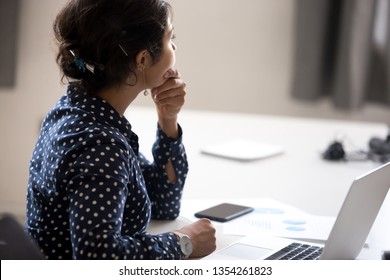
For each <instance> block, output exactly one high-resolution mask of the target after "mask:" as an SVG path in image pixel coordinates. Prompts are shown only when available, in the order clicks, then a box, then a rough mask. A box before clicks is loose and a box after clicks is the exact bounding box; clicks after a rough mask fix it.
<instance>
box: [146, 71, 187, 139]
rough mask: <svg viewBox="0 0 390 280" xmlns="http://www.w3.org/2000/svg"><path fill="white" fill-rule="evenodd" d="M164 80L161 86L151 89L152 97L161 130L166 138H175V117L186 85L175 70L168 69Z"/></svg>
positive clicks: (182, 99) (183, 96) (176, 132)
mask: <svg viewBox="0 0 390 280" xmlns="http://www.w3.org/2000/svg"><path fill="white" fill-rule="evenodd" d="M164 78H165V79H167V80H166V81H165V82H164V83H163V84H162V85H161V86H159V87H156V88H153V89H152V97H153V100H154V103H155V104H156V108H157V113H158V122H159V124H160V127H161V129H162V130H163V131H164V132H165V133H166V134H167V135H168V136H170V137H172V138H177V136H178V127H177V115H178V113H179V112H180V109H181V107H182V106H183V104H184V101H185V95H186V90H185V88H186V83H185V82H184V81H183V80H182V79H181V78H180V74H179V72H178V71H177V70H176V69H169V70H168V71H167V72H166V73H165V75H164Z"/></svg>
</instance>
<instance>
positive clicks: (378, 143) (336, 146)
mask: <svg viewBox="0 0 390 280" xmlns="http://www.w3.org/2000/svg"><path fill="white" fill-rule="evenodd" d="M368 148H369V150H368V152H367V151H356V152H355V155H354V156H352V155H348V154H347V153H346V152H345V150H344V147H343V144H342V143H341V142H340V141H334V142H332V143H331V144H330V145H329V146H328V148H327V149H326V150H325V151H324V152H323V154H322V157H323V158H324V159H326V160H331V161H339V160H373V161H378V162H382V163H385V162H388V161H390V132H389V134H388V135H387V138H386V139H380V138H377V137H373V138H371V139H370V141H369V142H368Z"/></svg>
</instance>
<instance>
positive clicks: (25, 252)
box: [0, 213, 44, 260]
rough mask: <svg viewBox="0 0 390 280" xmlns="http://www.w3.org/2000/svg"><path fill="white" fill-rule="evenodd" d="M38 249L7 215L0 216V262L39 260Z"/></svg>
mask: <svg viewBox="0 0 390 280" xmlns="http://www.w3.org/2000/svg"><path fill="white" fill-rule="evenodd" d="M41 259H44V256H43V254H42V253H41V251H40V249H39V248H38V247H37V246H36V245H35V243H33V241H32V240H31V238H30V237H29V236H28V234H27V233H26V232H25V231H24V228H23V226H22V225H21V224H20V223H19V222H18V221H17V219H16V218H15V217H14V216H13V215H11V214H8V213H4V214H0V260H41Z"/></svg>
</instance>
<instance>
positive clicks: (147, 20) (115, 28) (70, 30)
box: [53, 0, 171, 94]
mask: <svg viewBox="0 0 390 280" xmlns="http://www.w3.org/2000/svg"><path fill="white" fill-rule="evenodd" d="M170 14H171V6H170V5H169V4H168V3H167V2H165V1H163V0H71V1H69V3H68V4H67V5H66V6H65V7H64V8H63V9H62V10H61V11H60V13H59V14H58V15H57V17H56V19H55V21H54V24H53V29H54V35H55V38H56V39H57V41H58V44H59V46H58V47H59V50H58V54H57V63H58V65H59V66H60V68H61V71H62V72H63V78H64V77H67V78H70V79H71V80H72V82H73V83H75V84H77V86H78V87H79V88H81V89H82V90H85V91H86V92H88V93H89V94H96V92H97V91H99V90H101V89H103V88H106V87H109V86H113V85H116V84H119V83H122V82H124V81H125V80H126V79H127V78H128V77H129V75H134V76H135V77H136V75H135V71H134V69H135V57H136V55H137V54H138V53H139V52H140V51H142V50H147V51H148V52H149V54H150V56H151V58H152V60H153V62H154V63H156V62H158V60H159V59H160V56H161V53H162V48H163V36H164V34H165V32H166V29H167V22H168V17H169V16H170ZM63 78H62V79H63ZM136 78H137V77H136Z"/></svg>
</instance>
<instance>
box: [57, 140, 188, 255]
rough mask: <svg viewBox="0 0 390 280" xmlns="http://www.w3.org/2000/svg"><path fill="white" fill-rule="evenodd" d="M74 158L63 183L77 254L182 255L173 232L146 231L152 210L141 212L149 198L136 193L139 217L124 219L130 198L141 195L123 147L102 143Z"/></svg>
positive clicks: (73, 243)
mask: <svg viewBox="0 0 390 280" xmlns="http://www.w3.org/2000/svg"><path fill="white" fill-rule="evenodd" d="M72 158H74V160H73V161H72V164H71V168H69V169H68V176H67V180H66V182H65V181H64V183H66V185H67V192H68V196H67V197H68V200H69V201H68V203H69V223H70V224H69V229H70V240H69V242H71V243H72V250H73V252H72V255H73V258H76V259H180V252H179V251H180V249H179V248H180V247H179V244H178V239H177V237H176V236H175V235H174V234H172V233H163V234H160V235H149V234H147V233H146V232H145V227H146V225H147V223H148V222H147V221H148V219H149V217H148V211H146V210H145V211H144V212H143V213H142V211H143V210H144V209H148V205H147V204H146V203H147V201H146V202H145V201H144V200H138V197H137V201H138V204H137V203H135V204H134V205H135V206H134V207H139V208H135V210H134V212H136V213H135V214H134V215H139V216H140V217H139V219H136V216H135V219H134V220H135V221H134V222H133V223H132V224H129V223H127V222H126V221H125V220H124V219H123V218H124V212H125V211H129V209H125V207H126V200H128V199H129V196H130V197H136V195H137V191H136V189H132V188H131V189H129V188H128V186H129V182H130V184H131V182H133V181H135V180H136V179H135V177H134V174H132V168H129V166H126V165H127V164H128V162H129V155H128V154H126V152H125V151H124V150H123V149H121V148H118V147H117V146H115V145H112V144H109V145H105V144H104V143H99V145H94V146H91V147H88V148H86V149H84V150H83V151H82V153H80V154H78V155H76V154H74V155H73V156H72ZM134 160H135V161H136V159H134ZM132 192H134V193H132ZM141 202H142V203H145V204H142V203H141ZM137 205H138V206H137ZM141 215H142V217H141ZM126 223H127V225H126Z"/></svg>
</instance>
